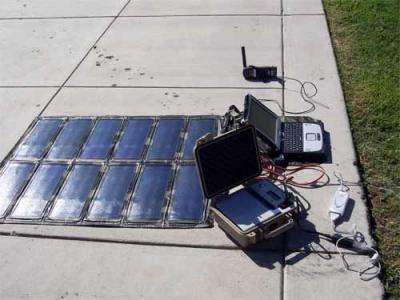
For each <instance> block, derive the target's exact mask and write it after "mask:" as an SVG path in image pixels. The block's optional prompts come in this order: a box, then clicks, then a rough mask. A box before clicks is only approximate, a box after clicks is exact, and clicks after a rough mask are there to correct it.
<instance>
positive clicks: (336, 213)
mask: <svg viewBox="0 0 400 300" xmlns="http://www.w3.org/2000/svg"><path fill="white" fill-rule="evenodd" d="M333 174H334V175H335V176H336V178H337V179H338V180H339V182H340V187H339V189H338V191H337V192H336V193H335V196H334V198H333V203H332V205H331V209H330V211H329V215H330V217H331V223H332V228H333V231H334V232H335V233H337V234H340V235H341V237H340V238H339V239H338V240H337V241H336V244H335V246H336V250H337V252H338V253H339V254H340V257H341V259H342V263H343V266H344V267H345V269H346V270H347V271H351V268H350V265H349V264H348V263H347V261H346V259H345V257H344V253H343V252H342V251H341V249H340V247H339V244H340V242H341V241H342V240H344V239H345V238H351V239H353V242H358V243H360V242H363V245H362V248H361V247H360V245H359V246H358V248H359V249H360V250H370V251H373V252H374V255H373V256H372V257H371V258H370V262H369V264H368V265H366V266H364V267H360V269H359V270H358V271H357V272H358V275H359V276H360V279H361V280H364V281H367V280H371V279H373V278H375V277H376V276H378V275H379V273H380V272H381V263H380V261H379V259H380V257H379V253H378V251H377V250H376V249H374V248H372V247H370V246H369V245H368V244H367V242H366V241H365V239H364V237H363V235H362V233H361V232H359V231H358V230H357V227H356V225H355V224H354V225H353V229H352V232H351V233H350V232H347V231H341V230H338V229H337V225H336V220H338V219H339V218H340V217H341V216H342V214H343V212H344V209H345V208H343V209H342V210H338V209H337V207H335V205H336V206H337V203H336V201H337V198H338V197H339V196H337V194H338V193H340V192H341V193H348V192H349V190H350V188H349V187H348V186H347V185H345V184H344V180H343V177H342V174H341V173H339V176H338V175H337V174H336V172H334V173H333ZM342 202H343V201H342ZM343 203H344V206H345V205H346V203H347V201H344V202H343ZM375 267H377V270H376V271H375V272H374V273H367V272H368V271H369V270H371V269H373V268H375ZM353 271H354V270H353ZM365 275H371V276H368V277H366V276H365Z"/></svg>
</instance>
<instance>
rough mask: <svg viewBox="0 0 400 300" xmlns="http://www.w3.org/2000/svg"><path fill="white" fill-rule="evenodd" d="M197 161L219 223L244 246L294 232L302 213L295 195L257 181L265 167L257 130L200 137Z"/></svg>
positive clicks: (206, 195)
mask: <svg viewBox="0 0 400 300" xmlns="http://www.w3.org/2000/svg"><path fill="white" fill-rule="evenodd" d="M195 158H196V165H197V170H198V173H199V176H200V181H201V184H202V189H203V193H204V196H205V197H206V198H208V199H211V207H210V210H211V213H212V215H213V217H214V219H215V221H216V222H217V223H218V224H219V226H220V227H221V228H222V229H223V230H224V231H225V232H226V233H227V234H228V235H229V236H230V237H231V238H232V239H233V240H235V241H236V242H237V243H238V244H239V245H240V246H241V247H247V246H250V245H252V244H255V243H256V242H258V241H260V240H262V239H268V238H271V237H275V236H277V235H279V234H281V233H282V232H284V231H286V230H288V229H290V228H292V227H293V225H294V223H295V222H294V220H295V218H296V211H297V210H296V203H295V201H294V197H293V195H292V194H290V193H287V192H285V191H283V190H281V189H280V188H279V187H277V186H276V185H275V184H273V183H272V182H269V181H266V180H257V179H256V178H257V177H258V176H259V175H260V174H261V172H262V167H261V163H260V157H259V151H258V147H257V140H256V131H255V129H254V127H253V126H250V125H247V126H244V127H242V128H239V129H237V130H233V131H230V132H228V133H225V134H223V135H220V136H218V137H216V138H211V137H210V138H209V137H207V136H205V137H203V138H201V139H200V140H198V143H197V146H196V148H195Z"/></svg>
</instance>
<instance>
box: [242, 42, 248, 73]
mask: <svg viewBox="0 0 400 300" xmlns="http://www.w3.org/2000/svg"><path fill="white" fill-rule="evenodd" d="M242 62H243V68H247V63H246V49H245V48H244V46H242Z"/></svg>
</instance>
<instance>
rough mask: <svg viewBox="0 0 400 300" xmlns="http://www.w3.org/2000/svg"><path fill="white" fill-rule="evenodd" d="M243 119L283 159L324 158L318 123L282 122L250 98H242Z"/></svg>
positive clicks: (321, 134)
mask: <svg viewBox="0 0 400 300" xmlns="http://www.w3.org/2000/svg"><path fill="white" fill-rule="evenodd" d="M244 107H245V109H244V120H245V121H246V122H247V123H248V124H250V125H253V126H254V127H255V128H256V130H257V133H258V136H259V137H260V138H261V139H262V140H263V141H265V142H267V143H268V144H269V145H270V146H272V148H273V150H274V151H275V152H276V153H279V154H283V156H284V158H285V159H286V158H297V159H304V160H315V159H318V160H321V159H322V158H324V156H325V144H324V128H323V123H322V122H321V121H318V120H313V121H312V120H310V119H307V121H305V119H304V117H291V121H282V119H281V118H280V117H279V116H278V115H276V114H275V113H274V112H273V111H271V110H270V109H268V107H266V106H265V105H264V104H262V103H261V102H260V101H259V100H257V99H256V98H255V97H254V96H252V95H250V94H248V95H246V97H245V104H244Z"/></svg>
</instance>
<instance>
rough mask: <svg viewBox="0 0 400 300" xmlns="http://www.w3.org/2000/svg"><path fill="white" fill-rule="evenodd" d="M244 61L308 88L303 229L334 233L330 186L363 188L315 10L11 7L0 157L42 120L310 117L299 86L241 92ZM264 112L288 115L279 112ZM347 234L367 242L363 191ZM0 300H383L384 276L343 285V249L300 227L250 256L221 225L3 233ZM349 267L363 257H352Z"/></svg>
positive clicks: (270, 4) (1, 229) (259, 5)
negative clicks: (313, 164)
mask: <svg viewBox="0 0 400 300" xmlns="http://www.w3.org/2000/svg"><path fill="white" fill-rule="evenodd" d="M242 45H245V46H246V50H247V55H248V57H247V58H248V63H249V64H250V63H251V64H254V65H276V66H277V67H278V72H279V74H280V75H285V76H288V77H294V78H298V79H300V80H304V81H305V80H308V81H312V82H314V83H315V84H316V85H317V87H318V89H319V93H318V95H317V96H316V98H317V99H318V101H319V102H321V103H322V104H323V105H318V104H317V106H316V110H315V111H314V112H312V113H310V114H308V115H309V116H311V117H315V118H318V119H321V120H323V122H324V123H325V128H326V130H327V131H328V132H329V133H330V139H331V144H332V159H333V163H332V164H326V165H324V167H325V168H326V170H327V173H328V175H329V176H330V178H331V183H330V184H329V185H328V186H325V187H323V188H320V189H313V190H309V189H298V193H299V194H301V195H302V196H303V197H304V198H305V199H306V200H307V202H308V203H309V204H310V210H309V212H308V213H309V215H308V217H307V219H306V220H303V221H302V223H303V224H302V225H303V227H305V228H309V229H314V230H318V231H321V232H327V233H331V231H332V229H331V226H330V220H329V216H328V208H329V204H330V200H331V197H332V195H333V194H334V192H335V191H336V190H337V188H338V185H337V183H336V180H335V176H334V175H333V172H334V171H338V172H341V173H342V174H343V177H344V179H345V180H348V181H351V182H358V181H359V180H360V177H359V174H358V170H357V167H356V158H355V154H354V148H353V144H352V138H351V132H350V127H349V123H348V119H347V114H346V109H345V104H344V99H343V94H342V90H341V86H340V80H339V76H338V72H337V68H336V63H335V57H334V53H333V49H332V45H331V41H330V36H329V32H328V28H327V24H326V20H325V15H324V11H323V7H322V4H321V2H320V0H304V1H298V0H282V1H281V0H269V1H261V0H253V1H245V0H231V1H226V0H203V1H198V0H193V1H187V0H186V1H185V0H170V1H165V0H138V1H132V2H130V1H126V0H103V1H95V0H76V1H73V2H71V1H68V0H60V1H57V2H56V1H51V0H36V1H33V0H32V1H30V0H25V1H24V0H17V1H15V0H3V1H2V5H1V8H0V57H1V60H0V116H1V121H0V135H1V137H2V142H1V143H0V158H1V159H3V158H4V157H5V156H6V155H7V153H8V152H9V151H10V150H11V148H12V147H13V146H14V145H15V143H16V142H17V141H18V139H19V138H20V136H21V135H22V134H23V133H24V131H25V130H26V128H27V127H28V125H29V124H30V123H31V122H32V120H33V119H34V118H35V117H37V116H56V115H74V116H75V115H78V116H79V115H86V116H87V115H158V114H159V115H171V114H191V115H203V114H217V115H221V114H223V113H224V112H225V111H226V109H227V108H228V107H229V105H231V104H235V105H237V106H238V107H241V106H242V104H243V99H244V96H245V95H246V94H247V93H252V94H254V96H256V97H260V98H271V99H275V100H277V101H279V102H280V103H281V105H283V106H284V107H285V108H286V109H287V110H291V111H298V110H304V109H305V108H306V107H305V103H304V102H303V101H302V100H301V98H300V96H299V93H298V90H299V86H296V85H295V83H289V82H288V84H287V86H286V89H285V90H282V87H281V85H279V84H278V83H270V84H267V85H265V84H261V83H260V84H258V83H250V82H247V81H245V80H244V79H243V77H242V74H241V71H242V63H241V54H240V46H242ZM269 107H270V108H271V109H273V110H274V111H276V112H277V113H280V112H279V108H278V106H276V105H274V104H273V103H271V104H270V105H269ZM351 198H352V200H353V201H351V203H352V205H351V207H352V213H351V217H349V218H348V220H347V221H346V222H344V223H343V224H342V225H341V228H343V229H344V230H350V229H351V228H352V226H353V224H356V225H357V228H358V229H359V230H360V231H361V232H363V233H364V234H365V235H366V236H367V239H368V240H369V242H371V243H372V240H371V237H370V235H369V224H368V218H367V217H368V213H367V207H366V203H365V200H364V198H363V194H362V188H361V186H360V185H357V184H355V185H353V186H351ZM0 245H1V247H0V265H1V266H2V267H1V268H0V282H1V284H0V299H16V298H26V299H55V298H61V299H67V298H82V299H92V298H102V299H159V298H161V297H162V298H165V299H205V298H207V299H340V298H344V299H379V298H381V297H382V294H383V288H382V285H381V283H380V281H379V280H378V279H373V280H371V281H367V282H366V281H362V280H361V279H360V278H359V277H358V274H357V273H354V272H346V271H345V270H344V267H343V265H342V262H341V259H340V256H339V255H338V254H337V253H336V249H335V247H334V246H333V245H332V244H330V243H328V242H326V241H324V240H322V239H321V240H320V239H318V238H317V237H316V236H313V235H310V234H306V233H304V232H302V231H299V230H296V229H295V230H292V231H290V232H288V233H287V234H285V235H284V236H281V237H279V238H276V239H274V240H271V241H265V242H263V243H261V244H260V245H258V246H257V247H256V248H255V249H254V250H252V251H242V250H240V249H238V248H237V246H236V245H235V244H234V243H233V242H232V241H231V240H230V239H229V238H227V237H226V235H225V234H224V233H223V232H222V231H221V230H220V229H219V228H218V227H217V226H215V227H214V228H210V229H193V230H160V229H153V230H152V229H148V230H145V229H129V228H90V227H67V226H65V227H64V226H37V225H34V226H29V225H12V224H2V225H0ZM348 261H349V263H350V264H351V265H352V266H354V267H355V268H359V267H360V266H361V265H364V264H366V263H368V257H365V256H360V255H354V254H352V253H351V254H350V255H348Z"/></svg>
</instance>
